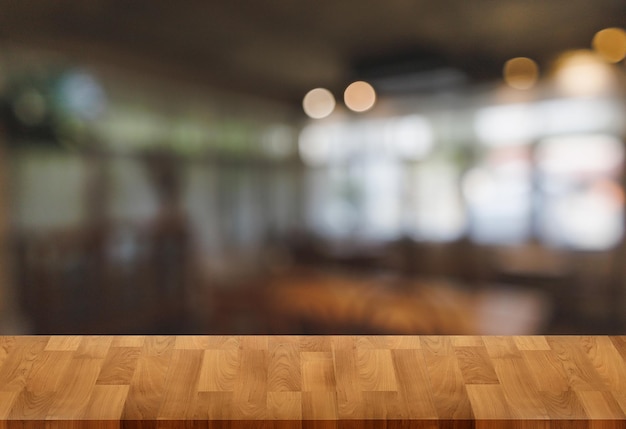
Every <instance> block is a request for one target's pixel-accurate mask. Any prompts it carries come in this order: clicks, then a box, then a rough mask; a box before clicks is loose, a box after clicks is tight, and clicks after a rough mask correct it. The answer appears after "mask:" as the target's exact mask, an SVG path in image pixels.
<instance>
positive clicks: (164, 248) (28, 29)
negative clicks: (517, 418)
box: [0, 0, 626, 335]
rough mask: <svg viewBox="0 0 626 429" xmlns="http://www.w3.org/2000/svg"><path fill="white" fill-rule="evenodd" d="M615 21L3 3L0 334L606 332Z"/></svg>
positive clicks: (611, 288)
mask: <svg viewBox="0 0 626 429" xmlns="http://www.w3.org/2000/svg"><path fill="white" fill-rule="evenodd" d="M625 26H626V2H624V1H623V0H551V1H529V0H500V1H496V0H474V1H462V0H440V1H436V2H435V1H427V0H388V1H377V0H360V1H353V0H345V1H327V0H320V1H315V2H313V1H310V2H304V1H299V2H296V1H288V0H265V1H258V2H255V1H249V2H238V1H226V0H223V1H218V0H209V1H189V2H175V1H166V0H151V1H146V0H139V1H134V2H124V1H119V0H109V1H104V0H83V1H77V0H73V1H72V0H56V1H45V0H23V1H10V0H0V243H1V245H0V333H2V334H135V333H137V334H159V333H163V334H174V333H176V334H415V335H418V334H420V335H421V334H445V335H462V334H480V335H509V334H511V335H512V334H592V333H593V334H615V333H624V332H625V328H626V311H625V310H626V239H625V220H626V217H625V216H626V213H625V206H624V204H625V196H624V186H625V184H626V183H625V177H626V176H625V169H624V157H625V146H624V143H625V138H626V61H625V60H624V57H625V55H626V30H625Z"/></svg>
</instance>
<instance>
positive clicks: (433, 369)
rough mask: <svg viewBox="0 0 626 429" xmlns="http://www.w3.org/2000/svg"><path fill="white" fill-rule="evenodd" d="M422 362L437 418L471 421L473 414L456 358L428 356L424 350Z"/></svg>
mask: <svg viewBox="0 0 626 429" xmlns="http://www.w3.org/2000/svg"><path fill="white" fill-rule="evenodd" d="M424 360H425V362H426V370H427V372H428V375H429V378H430V386H431V392H432V398H433V403H434V404H435V408H436V409H437V416H438V417H439V418H441V419H454V420H458V419H468V420H472V419H473V418H474V413H473V411H472V406H471V403H470V401H469V398H468V396H467V391H466V389H465V382H464V381H463V374H462V373H461V369H460V368H459V365H458V362H457V360H456V357H454V356H447V355H444V356H439V355H429V354H428V353H427V352H426V350H425V351H424Z"/></svg>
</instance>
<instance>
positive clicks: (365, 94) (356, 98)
mask: <svg viewBox="0 0 626 429" xmlns="http://www.w3.org/2000/svg"><path fill="white" fill-rule="evenodd" d="M343 100H344V102H345V103H346V106H348V109H350V110H352V111H354V112H365V111H366V110H369V109H371V108H372V106H374V103H375V102H376V91H374V88H372V85H370V84H369V83H367V82H363V81H357V82H353V83H351V84H350V85H349V86H348V87H347V88H346V90H345V92H344V93H343Z"/></svg>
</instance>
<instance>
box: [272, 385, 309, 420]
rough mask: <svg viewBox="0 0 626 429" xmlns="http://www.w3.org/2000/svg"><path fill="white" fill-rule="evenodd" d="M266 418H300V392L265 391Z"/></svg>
mask: <svg viewBox="0 0 626 429" xmlns="http://www.w3.org/2000/svg"><path fill="white" fill-rule="evenodd" d="M267 418H268V419H270V420H302V392H294V391H279V392H273V391H270V392H267Z"/></svg>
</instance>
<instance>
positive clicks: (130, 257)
mask: <svg viewBox="0 0 626 429" xmlns="http://www.w3.org/2000/svg"><path fill="white" fill-rule="evenodd" d="M14 240H15V249H16V252H15V267H16V270H15V271H16V273H15V274H16V283H17V286H18V290H19V292H20V302H21V307H22V309H23V312H24V314H25V315H26V317H28V318H29V319H30V322H31V325H32V326H31V330H32V332H33V333H36V334H46V333H57V334H58V333H104V332H106V333H133V332H140V333H151V332H173V331H179V330H181V329H184V328H185V320H186V311H185V310H186V305H187V303H186V296H187V289H188V287H189V285H188V283H189V282H188V275H189V262H188V261H189V259H188V250H187V246H188V242H187V237H186V234H185V232H184V229H183V228H182V227H181V226H180V225H176V224H163V223H161V224H153V225H149V226H144V227H140V226H137V225H135V226H128V225H127V226H124V227H122V226H117V227H113V226H102V227H98V228H87V229H79V230H69V231H55V232H46V233H40V234H34V233H31V234H22V235H18V236H16V237H15V239H14Z"/></svg>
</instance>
